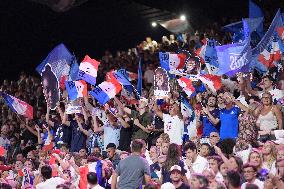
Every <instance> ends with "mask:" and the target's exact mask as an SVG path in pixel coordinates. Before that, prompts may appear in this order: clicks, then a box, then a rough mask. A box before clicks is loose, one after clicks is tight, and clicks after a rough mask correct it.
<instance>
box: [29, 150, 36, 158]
mask: <svg viewBox="0 0 284 189" xmlns="http://www.w3.org/2000/svg"><path fill="white" fill-rule="evenodd" d="M27 159H35V156H34V153H33V152H32V151H29V153H28V154H27Z"/></svg>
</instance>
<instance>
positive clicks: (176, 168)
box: [170, 165, 181, 172]
mask: <svg viewBox="0 0 284 189" xmlns="http://www.w3.org/2000/svg"><path fill="white" fill-rule="evenodd" d="M174 170H177V171H180V172H181V167H180V166H178V165H173V166H172V167H171V169H170V172H172V171H174Z"/></svg>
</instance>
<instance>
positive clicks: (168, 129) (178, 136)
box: [163, 114, 184, 145]
mask: <svg viewBox="0 0 284 189" xmlns="http://www.w3.org/2000/svg"><path fill="white" fill-rule="evenodd" d="M163 121H164V133H167V134H168V135H169V137H170V142H171V143H175V144H177V145H182V137H183V132H184V122H183V120H182V119H180V118H179V117H178V116H177V115H176V116H171V115H169V114H163Z"/></svg>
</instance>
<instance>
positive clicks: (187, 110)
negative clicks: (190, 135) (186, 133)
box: [180, 96, 195, 121]
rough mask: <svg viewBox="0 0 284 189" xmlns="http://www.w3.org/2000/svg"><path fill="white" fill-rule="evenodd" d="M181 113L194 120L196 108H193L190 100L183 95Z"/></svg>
mask: <svg viewBox="0 0 284 189" xmlns="http://www.w3.org/2000/svg"><path fill="white" fill-rule="evenodd" d="M180 100H181V106H180V108H181V114H182V115H183V116H184V117H188V118H190V121H191V120H194V117H195V115H194V110H193V108H192V106H191V105H190V104H189V102H188V101H187V99H186V98H185V97H184V96H181V99H180Z"/></svg>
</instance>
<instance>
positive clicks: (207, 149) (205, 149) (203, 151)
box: [200, 145, 210, 157]
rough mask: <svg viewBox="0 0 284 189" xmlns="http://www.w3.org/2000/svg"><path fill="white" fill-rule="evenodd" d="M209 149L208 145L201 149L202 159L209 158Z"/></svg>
mask: <svg viewBox="0 0 284 189" xmlns="http://www.w3.org/2000/svg"><path fill="white" fill-rule="evenodd" d="M209 151H210V150H209V147H208V146H206V145H202V146H201V148H200V155H201V156H202V157H207V156H208V155H209Z"/></svg>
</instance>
